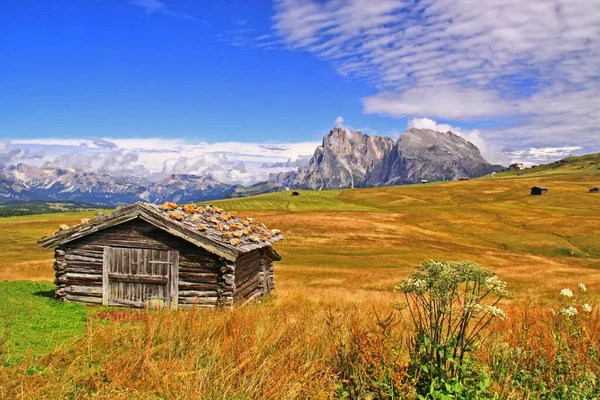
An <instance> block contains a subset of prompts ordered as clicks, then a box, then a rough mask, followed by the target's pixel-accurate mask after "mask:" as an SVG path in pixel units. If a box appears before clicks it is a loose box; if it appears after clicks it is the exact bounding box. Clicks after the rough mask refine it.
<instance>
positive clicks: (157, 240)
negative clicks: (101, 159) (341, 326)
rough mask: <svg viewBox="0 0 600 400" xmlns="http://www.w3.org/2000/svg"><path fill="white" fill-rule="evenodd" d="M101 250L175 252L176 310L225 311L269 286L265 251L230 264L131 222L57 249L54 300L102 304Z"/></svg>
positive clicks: (269, 267) (270, 278)
mask: <svg viewBox="0 0 600 400" xmlns="http://www.w3.org/2000/svg"><path fill="white" fill-rule="evenodd" d="M105 246H111V247H123V248H138V249H156V250H177V251H178V252H179V261H178V262H179V270H178V271H179V274H178V275H179V276H178V284H177V288H178V306H179V307H190V306H194V305H197V306H200V307H216V306H225V307H230V306H233V305H234V304H235V303H246V302H248V301H251V300H254V299H256V298H258V297H261V296H263V295H265V294H267V293H269V292H270V291H271V290H272V289H273V288H274V276H273V263H272V261H271V260H270V259H269V257H268V252H267V251H265V249H257V250H254V251H252V252H250V253H247V254H242V255H240V257H239V258H238V259H237V260H236V262H235V263H234V262H230V261H227V260H225V259H223V258H221V257H218V256H216V255H214V254H212V253H209V252H207V251H205V250H203V249H201V248H198V247H197V246H195V245H193V244H191V243H189V242H186V241H185V240H183V239H180V238H177V237H175V236H172V235H170V234H169V233H167V232H165V231H163V230H162V229H160V228H156V227H155V226H153V225H151V224H149V223H146V222H144V221H141V220H139V219H136V220H132V221H129V222H125V223H123V224H120V225H117V226H114V227H111V228H107V229H104V230H102V231H100V232H96V233H93V234H90V235H88V236H85V237H83V238H81V239H77V240H75V241H73V242H69V243H67V244H64V245H62V246H60V247H57V248H56V250H55V263H54V269H55V271H56V279H55V284H56V298H57V299H58V300H68V301H76V302H83V303H87V304H102V280H103V267H102V265H103V254H104V248H105Z"/></svg>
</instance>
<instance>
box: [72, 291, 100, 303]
mask: <svg viewBox="0 0 600 400" xmlns="http://www.w3.org/2000/svg"><path fill="white" fill-rule="evenodd" d="M65 298H66V299H67V300H68V301H74V302H76V303H87V304H102V299H101V298H100V297H90V296H77V295H74V294H68V293H67V295H66V296H65Z"/></svg>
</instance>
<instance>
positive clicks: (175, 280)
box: [169, 250, 179, 309]
mask: <svg viewBox="0 0 600 400" xmlns="http://www.w3.org/2000/svg"><path fill="white" fill-rule="evenodd" d="M170 257H171V260H170V261H171V265H170V268H171V274H170V279H171V282H170V288H169V292H170V293H169V296H170V297H171V308H173V309H176V308H177V306H178V305H179V252H178V251H177V250H173V251H171V253H170Z"/></svg>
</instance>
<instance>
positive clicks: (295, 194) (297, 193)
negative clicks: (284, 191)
mask: <svg viewBox="0 0 600 400" xmlns="http://www.w3.org/2000/svg"><path fill="white" fill-rule="evenodd" d="M292 196H300V193H299V192H292Z"/></svg>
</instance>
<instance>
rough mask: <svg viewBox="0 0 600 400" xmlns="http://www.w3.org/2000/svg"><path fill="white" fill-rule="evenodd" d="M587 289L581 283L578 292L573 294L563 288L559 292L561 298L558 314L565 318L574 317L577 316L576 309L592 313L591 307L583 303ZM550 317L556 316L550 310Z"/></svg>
mask: <svg viewBox="0 0 600 400" xmlns="http://www.w3.org/2000/svg"><path fill="white" fill-rule="evenodd" d="M586 291H587V287H585V285H584V284H583V282H582V283H580V284H579V290H578V291H577V292H573V291H572V290H571V289H569V288H564V289H562V290H561V291H560V294H561V296H562V297H563V299H562V301H561V305H560V307H561V308H560V314H562V315H564V316H566V317H574V316H576V315H577V314H579V309H578V307H581V308H580V309H581V310H583V311H585V312H586V313H591V312H592V306H590V305H589V304H588V303H584V302H583V301H584V300H585V297H586V293H585V292H586ZM552 315H556V312H554V310H552Z"/></svg>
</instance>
